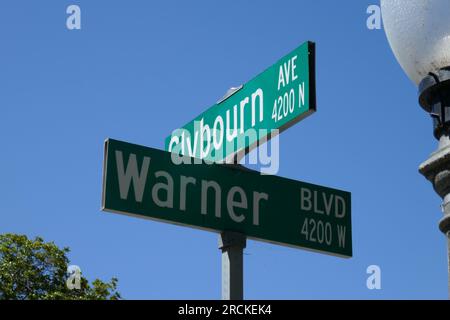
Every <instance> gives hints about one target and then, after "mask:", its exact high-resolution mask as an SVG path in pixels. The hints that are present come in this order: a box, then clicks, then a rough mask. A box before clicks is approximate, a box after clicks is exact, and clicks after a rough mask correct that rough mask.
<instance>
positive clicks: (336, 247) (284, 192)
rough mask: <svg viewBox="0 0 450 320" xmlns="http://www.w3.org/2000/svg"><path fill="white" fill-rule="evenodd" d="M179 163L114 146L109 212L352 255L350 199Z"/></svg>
mask: <svg viewBox="0 0 450 320" xmlns="http://www.w3.org/2000/svg"><path fill="white" fill-rule="evenodd" d="M173 156H174V155H173V154H171V153H169V152H166V151H160V150H157V149H152V148H147V147H143V146H139V145H134V144H130V143H126V142H121V141H117V140H112V139H108V140H107V141H106V142H105V159H104V173H103V197H102V209H103V210H105V211H109V212H115V213H121V214H126V215H132V216H136V217H142V218H149V219H154V220H158V221H164V222H169V223H174V224H177V225H183V226H189V227H194V228H199V229H204V230H210V231H215V232H222V231H234V232H239V233H242V234H245V235H246V236H247V237H249V238H251V239H256V240H262V241H267V242H271V243H276V244H281V245H287V246H293V247H299V248H304V249H309V250H314V251H320V252H324V253H329V254H334V255H338V256H343V257H351V256H352V233H351V231H352V230H351V195H350V193H348V192H345V191H341V190H336V189H331V188H326V187H322V186H318V185H313V184H309V183H304V182H300V181H294V180H290V179H286V178H281V177H277V176H263V175H260V174H259V173H258V172H255V171H249V170H247V169H242V168H237V167H230V166H225V165H218V164H212V165H208V164H179V165H176V164H174V163H173V161H172V157H173Z"/></svg>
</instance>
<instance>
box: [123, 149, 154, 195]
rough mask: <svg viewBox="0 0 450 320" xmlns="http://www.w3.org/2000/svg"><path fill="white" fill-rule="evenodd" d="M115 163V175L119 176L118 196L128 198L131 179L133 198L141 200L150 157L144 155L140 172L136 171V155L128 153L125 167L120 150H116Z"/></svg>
mask: <svg viewBox="0 0 450 320" xmlns="http://www.w3.org/2000/svg"><path fill="white" fill-rule="evenodd" d="M116 165H117V176H118V178H119V189H120V198H121V199H122V200H126V199H128V191H129V189H130V183H131V181H133V189H134V198H135V199H136V201H137V202H142V196H143V194H144V187H145V181H146V180H147V172H148V167H149V165H150V158H149V157H144V161H143V163H142V168H141V170H140V171H141V172H140V173H139V172H138V168H137V161H136V155H135V154H130V157H129V159H128V164H127V169H126V170H124V167H123V155H122V151H116Z"/></svg>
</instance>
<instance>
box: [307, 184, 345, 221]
mask: <svg viewBox="0 0 450 320" xmlns="http://www.w3.org/2000/svg"><path fill="white" fill-rule="evenodd" d="M300 208H301V210H303V211H312V212H313V213H315V214H320V215H327V216H330V215H331V214H332V213H333V214H334V216H335V217H336V218H338V219H343V218H344V217H345V214H346V210H347V206H346V203H345V200H344V198H342V197H341V196H338V195H335V194H327V193H325V192H319V191H314V192H312V191H311V190H309V189H308V188H301V190H300Z"/></svg>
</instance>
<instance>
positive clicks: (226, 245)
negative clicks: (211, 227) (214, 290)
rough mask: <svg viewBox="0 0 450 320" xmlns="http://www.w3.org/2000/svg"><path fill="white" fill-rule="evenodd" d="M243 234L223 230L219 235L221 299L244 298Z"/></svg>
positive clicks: (244, 241) (245, 242) (244, 237)
mask: <svg viewBox="0 0 450 320" xmlns="http://www.w3.org/2000/svg"><path fill="white" fill-rule="evenodd" d="M246 245H247V238H246V236H245V235H243V234H240V233H236V232H230V231H225V232H222V233H221V234H220V235H219V249H220V250H222V300H243V299H244V248H245V247H246Z"/></svg>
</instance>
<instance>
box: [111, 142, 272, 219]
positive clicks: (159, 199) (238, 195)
mask: <svg viewBox="0 0 450 320" xmlns="http://www.w3.org/2000/svg"><path fill="white" fill-rule="evenodd" d="M115 155H116V165H117V178H118V180H119V181H118V182H119V189H120V198H121V199H122V200H127V199H128V197H129V191H130V187H131V183H133V189H134V198H135V201H136V202H142V201H144V199H145V200H151V201H152V202H153V203H154V204H155V205H156V206H158V207H160V208H169V209H173V208H174V203H176V199H175V198H174V197H175V192H174V191H175V190H179V191H180V192H179V199H178V200H179V201H178V203H179V206H180V211H187V204H186V198H187V197H188V196H189V192H192V191H193V190H194V189H195V188H201V189H200V191H201V192H200V199H199V200H200V208H201V210H200V213H201V214H202V215H207V214H208V213H209V212H210V211H208V209H209V207H213V208H214V210H213V214H214V216H215V217H216V218H221V217H222V212H221V208H222V205H221V204H222V196H223V195H222V191H223V190H222V188H221V186H220V184H219V183H217V182H216V181H207V180H201V181H199V182H197V179H196V178H194V177H188V176H184V175H180V176H179V177H175V179H174V176H173V175H171V174H170V173H169V172H166V171H162V170H160V171H156V172H155V173H153V174H152V173H151V172H150V171H149V170H150V169H151V166H150V158H149V157H144V159H143V162H142V165H141V168H140V169H139V168H138V162H137V160H136V155H135V154H133V153H132V154H130V155H129V157H128V161H127V166H126V168H125V167H124V159H123V153H122V151H118V150H117V151H116V152H115ZM150 174H152V175H153V177H152V178H151V179H148V177H149V175H150ZM148 181H151V182H152V183H153V186H152V187H151V196H150V195H146V194H145V186H146V184H147V183H148ZM208 192H209V193H211V192H214V197H213V199H214V203H212V204H210V205H209V206H208V195H209V193H208ZM249 195H250V197H249ZM225 197H226V198H225V199H226V204H227V206H226V208H227V211H228V216H229V217H230V218H231V219H232V220H233V221H234V222H236V223H243V222H244V221H245V220H246V219H247V217H250V215H252V223H253V225H255V226H258V225H259V224H260V219H261V218H260V208H261V202H262V201H263V200H265V201H268V200H269V195H268V194H267V193H264V192H257V191H253V192H250V193H249V192H248V190H247V191H246V190H244V189H243V188H241V187H239V186H233V187H232V188H230V190H228V192H226V195H225ZM209 200H211V197H210V198H209Z"/></svg>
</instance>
